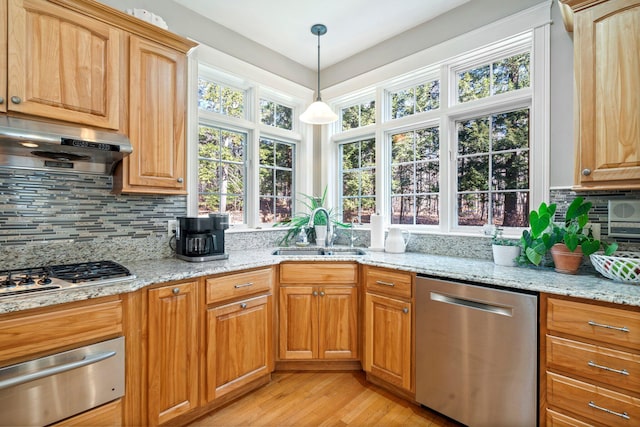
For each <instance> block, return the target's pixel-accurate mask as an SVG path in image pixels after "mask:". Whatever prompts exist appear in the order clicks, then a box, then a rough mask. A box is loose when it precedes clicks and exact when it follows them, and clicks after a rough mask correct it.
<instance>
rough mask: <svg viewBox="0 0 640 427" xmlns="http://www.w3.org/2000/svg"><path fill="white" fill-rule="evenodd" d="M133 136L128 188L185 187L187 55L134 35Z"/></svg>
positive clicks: (165, 189)
mask: <svg viewBox="0 0 640 427" xmlns="http://www.w3.org/2000/svg"><path fill="white" fill-rule="evenodd" d="M129 49H130V79H131V80H130V95H129V105H130V108H129V115H130V126H129V136H130V139H131V144H132V145H133V153H131V155H130V156H128V157H127V158H125V160H124V163H123V165H124V167H125V168H127V170H126V173H127V177H126V178H128V179H126V182H125V184H124V188H123V191H131V192H136V191H137V192H151V193H153V192H156V193H170V194H184V193H185V188H186V184H185V169H186V144H185V140H186V137H185V111H186V57H185V55H184V54H182V53H180V52H177V51H174V50H172V49H169V48H167V47H164V46H161V45H158V44H156V43H153V42H151V41H149V40H145V39H142V38H140V37H136V36H131V37H130V47H129Z"/></svg>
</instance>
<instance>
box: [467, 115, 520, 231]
mask: <svg viewBox="0 0 640 427" xmlns="http://www.w3.org/2000/svg"><path fill="white" fill-rule="evenodd" d="M456 128H457V134H458V151H457V177H458V190H457V193H458V196H457V205H458V206H457V208H458V209H457V210H458V224H459V225H483V224H487V223H492V224H495V225H499V226H505V227H526V226H527V218H528V214H529V109H523V110H516V111H510V112H506V113H500V114H493V115H490V116H485V117H478V118H474V119H469V120H464V121H459V122H457V124H456Z"/></svg>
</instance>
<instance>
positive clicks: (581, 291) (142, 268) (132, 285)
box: [0, 248, 640, 314]
mask: <svg viewBox="0 0 640 427" xmlns="http://www.w3.org/2000/svg"><path fill="white" fill-rule="evenodd" d="M273 249H274V248H268V249H251V250H247V251H232V252H229V259H227V260H221V261H209V262H201V263H192V262H186V261H182V260H178V259H175V258H166V259H160V260H147V261H135V262H131V263H124V265H125V267H127V268H128V269H129V270H130V271H131V272H132V273H133V274H135V275H136V278H135V279H132V280H129V281H125V282H119V283H115V284H105V285H92V284H88V285H84V286H78V287H76V288H68V289H65V290H59V291H51V292H42V293H35V294H29V295H22V296H15V297H7V298H2V299H0V314H1V313H9V312H15V311H21V310H26V309H30V308H36V307H45V306H49V305H54V304H60V303H65V302H71V301H79V300H85V299H91V298H98V297H102V296H107V295H116V294H121V293H126V292H132V291H136V290H138V289H141V288H143V287H145V286H148V285H151V284H156V283H163V282H170V281H174V280H186V279H191V278H196V277H201V276H209V275H214V274H221V273H228V272H233V271H239V270H245V269H249V268H256V267H264V266H270V265H274V264H278V263H280V262H282V261H346V260H349V261H354V260H355V261H358V262H359V263H361V264H365V265H374V266H379V267H386V268H391V269H397V270H404V271H412V272H416V273H418V274H423V275H428V276H431V277H438V278H443V279H452V280H463V281H465V282H474V283H477V284H481V285H482V284H487V285H495V286H502V287H506V288H512V289H523V290H528V291H536V292H547V293H550V294H557V295H568V296H573V297H580V298H587V299H592V300H596V301H605V302H611V303H617V304H624V305H631V306H637V307H640V285H629V284H624V283H618V282H614V281H611V280H609V279H605V278H604V277H602V276H600V275H599V274H598V273H596V272H594V273H592V274H579V275H576V276H572V275H567V274H559V273H556V272H554V271H553V270H551V269H542V268H523V267H502V266H497V265H495V264H494V263H493V262H492V261H486V260H477V259H469V258H455V257H447V256H439V255H428V254H422V253H404V254H389V253H385V252H370V251H367V254H366V255H362V256H354V255H332V256H321V255H320V256H309V255H305V256H290V255H286V256H281V255H272V254H271V252H272V251H273Z"/></svg>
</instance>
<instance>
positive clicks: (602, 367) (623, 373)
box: [587, 360, 629, 375]
mask: <svg viewBox="0 0 640 427" xmlns="http://www.w3.org/2000/svg"><path fill="white" fill-rule="evenodd" d="M587 365H589V366H591V367H593V368H598V369H603V370H605V371H609V372H615V373H616V374H621V375H629V372H628V371H627V370H626V369H623V370H620V369H613V368H609V367H608V366H602V365H598V364H597V363H595V362H593V361H591V360H589V363H587Z"/></svg>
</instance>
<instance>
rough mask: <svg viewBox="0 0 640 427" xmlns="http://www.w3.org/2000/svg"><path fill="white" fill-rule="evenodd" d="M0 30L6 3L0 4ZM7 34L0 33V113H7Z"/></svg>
mask: <svg viewBox="0 0 640 427" xmlns="http://www.w3.org/2000/svg"><path fill="white" fill-rule="evenodd" d="M0 28H7V2H2V3H0ZM6 69H7V32H6V31H4V30H3V31H0V112H3V113H4V112H6V111H7V73H6V72H5V70H6Z"/></svg>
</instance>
